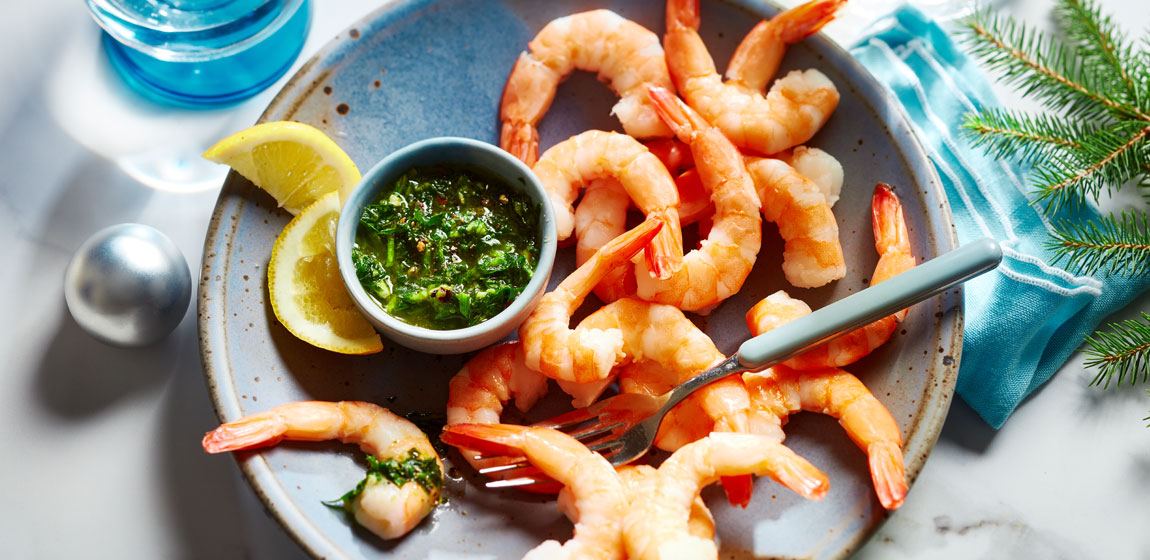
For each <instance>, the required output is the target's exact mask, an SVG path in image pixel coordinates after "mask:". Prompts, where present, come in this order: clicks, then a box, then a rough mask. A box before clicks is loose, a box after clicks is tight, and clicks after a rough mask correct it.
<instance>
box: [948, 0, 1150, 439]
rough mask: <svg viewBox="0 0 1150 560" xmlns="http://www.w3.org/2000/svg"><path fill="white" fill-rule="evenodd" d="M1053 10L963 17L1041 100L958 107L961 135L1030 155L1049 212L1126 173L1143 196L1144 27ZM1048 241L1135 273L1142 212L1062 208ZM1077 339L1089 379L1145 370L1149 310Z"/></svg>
mask: <svg viewBox="0 0 1150 560" xmlns="http://www.w3.org/2000/svg"><path fill="white" fill-rule="evenodd" d="M1054 16H1055V20H1056V22H1057V23H1058V26H1059V28H1060V30H1061V34H1060V35H1059V36H1057V37H1055V36H1046V35H1044V34H1042V33H1039V32H1037V31H1036V30H1034V29H1031V28H1029V27H1027V26H1026V25H1023V24H1019V23H1016V22H1015V21H1013V20H1011V19H1010V18H1005V17H999V16H996V15H994V14H993V13H991V12H990V11H989V10H980V11H978V12H977V13H976V14H975V15H974V16H972V17H971V18H970V19H968V20H967V21H966V23H965V27H966V32H965V41H966V44H967V45H968V46H969V50H970V52H971V53H973V54H974V55H975V56H977V57H979V58H980V59H982V61H983V62H984V63H985V64H986V66H988V67H989V68H991V69H993V70H997V71H998V72H1000V73H1001V80H1002V81H1003V82H1005V83H1007V84H1011V85H1015V86H1016V87H1018V88H1019V89H1020V90H1021V92H1022V94H1023V95H1025V96H1027V97H1029V98H1031V99H1034V100H1036V101H1039V102H1041V103H1042V104H1043V105H1045V106H1046V107H1047V108H1048V109H1049V110H1050V113H1048V114H1041V115H1029V114H1023V113H1020V112H1012V111H1007V110H1001V109H985V110H983V111H981V112H979V113H977V114H970V115H967V117H966V119H965V122H964V123H963V128H964V129H965V130H966V131H967V136H968V137H969V138H971V141H972V143H973V144H974V145H976V146H981V147H982V148H983V149H984V150H985V151H986V152H987V153H989V154H991V155H993V156H995V157H1015V158H1018V159H1020V160H1021V161H1023V162H1025V163H1028V164H1030V166H1031V167H1032V168H1033V173H1032V174H1031V180H1032V182H1033V183H1032V187H1033V189H1034V193H1035V198H1036V202H1040V203H1043V204H1045V205H1046V206H1047V208H1048V209H1049V210H1050V212H1051V213H1057V212H1058V211H1059V210H1061V209H1071V210H1073V209H1076V208H1079V207H1081V206H1083V205H1086V204H1087V202H1088V200H1090V199H1093V200H1094V201H1098V200H1100V199H1101V197H1102V196H1103V195H1104V194H1113V193H1114V192H1116V191H1117V190H1118V189H1120V188H1122V187H1123V186H1124V185H1131V184H1133V185H1135V186H1136V187H1137V188H1139V189H1140V190H1142V189H1144V190H1142V191H1141V192H1142V193H1143V196H1144V199H1145V200H1146V201H1147V203H1150V35H1145V36H1143V37H1142V38H1141V39H1140V40H1138V41H1136V42H1131V41H1130V40H1129V39H1128V38H1127V37H1126V35H1125V34H1124V33H1122V31H1121V30H1120V29H1119V28H1118V26H1117V25H1116V24H1115V22H1114V21H1113V20H1111V19H1110V18H1109V17H1107V16H1105V15H1103V14H1102V12H1101V10H1100V9H1099V7H1098V5H1097V4H1096V2H1095V0H1059V1H1058V7H1057V8H1056V10H1055V13H1054ZM1133 45H1136V46H1137V47H1138V48H1135V47H1134V46H1133ZM1047 247H1048V249H1049V250H1050V251H1051V252H1052V253H1053V255H1054V258H1053V261H1054V262H1056V263H1058V262H1062V263H1064V264H1065V265H1066V266H1067V268H1071V269H1078V270H1079V271H1084V272H1086V273H1089V274H1099V273H1101V274H1126V275H1134V276H1144V275H1147V274H1150V213H1148V212H1147V211H1146V210H1145V209H1142V210H1132V211H1130V212H1129V213H1127V212H1123V213H1122V214H1121V215H1120V216H1115V215H1114V214H1111V215H1109V216H1107V217H1105V218H1098V219H1096V220H1092V221H1091V220H1088V221H1077V222H1075V221H1070V220H1063V221H1062V222H1060V223H1057V224H1056V230H1055V232H1054V233H1053V234H1052V235H1051V239H1050V241H1049V242H1048V244H1047ZM1083 351H1084V352H1085V353H1086V354H1087V355H1088V359H1087V360H1086V362H1085V363H1086V366H1087V367H1089V368H1097V370H1098V373H1097V376H1096V377H1095V378H1094V380H1093V382H1092V384H1094V385H1103V386H1105V387H1108V386H1109V385H1110V382H1111V381H1112V380H1114V379H1115V378H1116V379H1117V384H1118V385H1121V384H1122V383H1123V382H1125V381H1126V380H1127V379H1129V382H1130V383H1135V382H1136V381H1138V380H1139V379H1141V380H1142V381H1150V314H1147V313H1145V312H1143V313H1142V317H1141V320H1137V319H1135V320H1129V321H1122V322H1119V323H1114V324H1111V325H1109V326H1108V327H1107V328H1106V329H1102V330H1099V331H1098V332H1096V333H1094V334H1093V335H1092V336H1088V337H1087V338H1086V340H1085V348H1084V350H1083ZM1146 420H1150V417H1147V418H1146Z"/></svg>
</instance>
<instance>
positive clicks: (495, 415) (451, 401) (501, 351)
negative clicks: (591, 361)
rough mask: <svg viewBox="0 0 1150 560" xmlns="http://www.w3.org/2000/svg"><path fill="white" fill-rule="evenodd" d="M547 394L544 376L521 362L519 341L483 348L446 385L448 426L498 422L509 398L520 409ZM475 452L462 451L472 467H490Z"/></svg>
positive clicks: (525, 408)
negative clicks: (513, 400)
mask: <svg viewBox="0 0 1150 560" xmlns="http://www.w3.org/2000/svg"><path fill="white" fill-rule="evenodd" d="M545 394H547V378H546V377H544V376H543V375H542V374H540V373H539V372H537V371H534V370H532V369H531V368H528V367H527V366H526V365H525V364H524V363H523V353H522V352H521V348H520V345H519V341H518V340H515V341H511V342H505V343H503V344H498V345H495V346H492V347H490V348H487V349H486V350H483V351H482V352H480V353H478V354H476V355H475V356H474V357H473V358H471V359H470V360H468V362H467V363H466V364H464V365H463V369H461V370H459V373H456V374H455V377H452V378H451V382H450V383H448V388H447V425H449V426H450V425H452V424H498V423H499V417H500V415H501V414H503V407H504V405H506V404H507V402H508V401H509V400H511V399H512V398H514V399H515V407H516V408H518V409H519V410H520V411H521V412H526V411H527V410H529V409H530V408H531V407H532V406H533V405H534V404H535V402H536V401H538V400H539V398H540V397H542V396H543V395H545ZM475 457H476V453H472V452H467V451H465V452H464V453H463V458H464V459H467V462H469V463H471V465H472V466H474V467H475V468H477V469H478V468H483V467H487V466H491V462H490V461H488V460H485V459H476V458H475Z"/></svg>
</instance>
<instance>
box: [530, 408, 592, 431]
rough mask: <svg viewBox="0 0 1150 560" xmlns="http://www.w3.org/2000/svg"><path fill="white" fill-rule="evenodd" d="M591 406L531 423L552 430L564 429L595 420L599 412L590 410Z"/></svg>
mask: <svg viewBox="0 0 1150 560" xmlns="http://www.w3.org/2000/svg"><path fill="white" fill-rule="evenodd" d="M592 408H593V407H588V408H579V409H576V410H572V411H571V412H567V413H564V414H560V415H559V416H555V417H553V418H548V419H546V420H542V421H540V422H536V423H534V424H532V426H535V427H538V428H551V429H553V430H564V429H565V428H571V427H573V426H577V425H579V424H582V423H584V422H589V421H592V420H596V419H597V418H598V416H599V413H598V411H597V410H592Z"/></svg>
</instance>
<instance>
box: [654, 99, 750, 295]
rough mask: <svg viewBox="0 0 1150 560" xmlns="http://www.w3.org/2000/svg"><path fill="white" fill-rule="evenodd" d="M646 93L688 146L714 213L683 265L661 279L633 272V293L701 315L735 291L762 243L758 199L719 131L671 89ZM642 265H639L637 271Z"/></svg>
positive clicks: (737, 157) (740, 162)
mask: <svg viewBox="0 0 1150 560" xmlns="http://www.w3.org/2000/svg"><path fill="white" fill-rule="evenodd" d="M648 91H649V92H650V95H651V99H652V101H653V102H654V103H655V107H656V109H657V110H658V111H659V116H660V117H662V118H663V119H664V120H666V121H667V123H668V125H670V126H671V128H672V130H674V131H675V134H676V136H678V138H679V140H681V141H683V142H685V143H687V144H689V145H690V146H691V153H692V155H693V157H694V160H695V165H696V167H695V168H696V169H697V170H698V172H699V178H700V180H701V182H702V184H703V186H704V187H705V188H706V189H707V190H708V191H709V192H710V197H711V202H712V203H713V204H714V207H715V213H714V215H713V217H712V223H711V229H710V231H709V232H708V235H707V238H706V239H704V240H703V241H702V242H701V243H700V244H699V245H700V246H699V248H698V249H695V250H693V251H691V252H690V253H688V254H686V255H684V256H683V266H682V267H681V268H680V269H679V270H678V271H676V272H675V273H674V274H672V275H671V276H670V277H669V278H665V279H660V278H655V277H652V276H651V275H650V274H642V273H639V274H636V275H635V276H636V278H635V280H636V283H637V291H636V294H637V295H638V297H639V298H641V299H645V300H648V301H654V302H658V303H665V304H668V305H674V306H675V307H678V308H679V309H683V310H685V311H698V312H705V311H708V310H709V309H710V308H712V307H713V306H715V305H717V304H718V303H720V302H722V301H723V300H725V299H727V298H728V297H730V296H731V295H733V294H735V293H736V292H738V291H739V289H740V288H742V286H743V282H744V281H746V279H747V275H749V274H750V272H751V267H753V266H754V264H755V259H756V257H757V256H758V253H759V247H760V245H761V243H762V218H760V216H759V199H758V196H757V195H756V194H755V189H754V184H753V183H752V181H751V178H750V176H748V175H747V170H746V167H745V166H744V164H743V158H742V156H741V155H740V154H739V151H738V150H737V149H736V148H735V147H734V146H733V145H732V144H731V142H730V141H728V140H727V138H726V137H725V136H723V133H722V132H720V131H719V130H718V129H716V128H714V127H712V126H710V125H709V124H707V122H706V121H705V120H703V118H702V117H700V116H699V114H698V113H696V112H695V111H693V110H692V109H691V108H690V107H688V106H687V104H686V103H683V101H682V100H681V99H679V98H678V97H676V96H675V95H674V94H672V93H671V92H670V91H668V90H666V89H663V88H659V87H655V86H652V87H650V88H649V90H648ZM644 266H645V263H639V264H638V265H637V268H639V269H642V268H643V267H644Z"/></svg>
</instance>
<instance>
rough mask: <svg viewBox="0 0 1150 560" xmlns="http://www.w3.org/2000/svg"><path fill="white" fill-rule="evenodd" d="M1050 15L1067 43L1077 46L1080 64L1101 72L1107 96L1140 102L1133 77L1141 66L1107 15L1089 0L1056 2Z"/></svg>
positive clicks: (1124, 100)
mask: <svg viewBox="0 0 1150 560" xmlns="http://www.w3.org/2000/svg"><path fill="white" fill-rule="evenodd" d="M1054 17H1055V19H1057V20H1058V22H1059V24H1060V26H1061V27H1062V29H1063V31H1064V32H1065V34H1066V39H1067V42H1068V43H1070V44H1073V45H1074V46H1075V47H1077V49H1076V52H1077V54H1078V55H1079V56H1080V57H1082V61H1083V64H1084V65H1085V66H1087V67H1089V68H1090V69H1091V70H1092V71H1093V72H1096V73H1098V74H1103V75H1104V76H1103V77H1102V78H1101V79H1100V80H1099V82H1100V83H1101V84H1106V85H1109V86H1115V87H1112V88H1107V89H1106V90H1104V91H1105V93H1106V94H1107V95H1108V97H1111V98H1114V99H1117V100H1120V101H1123V102H1125V103H1128V104H1131V105H1140V104H1141V103H1139V101H1140V99H1139V93H1138V87H1137V86H1136V84H1135V82H1134V76H1137V75H1138V74H1139V73H1141V74H1143V75H1144V74H1145V66H1144V65H1143V67H1142V68H1138V66H1139V63H1140V62H1144V61H1142V60H1140V59H1139V57H1135V56H1133V52H1132V51H1131V49H1130V47H1128V46H1125V44H1126V37H1125V35H1124V34H1123V33H1122V31H1121V30H1120V29H1118V26H1116V25H1115V24H1114V22H1112V21H1111V20H1110V18H1109V17H1108V16H1105V15H1103V14H1102V12H1101V11H1100V10H1099V9H1098V6H1096V5H1094V3H1093V2H1089V1H1082V0H1065V1H1063V2H1061V3H1059V5H1058V7H1057V8H1056V9H1055V11H1054Z"/></svg>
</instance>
